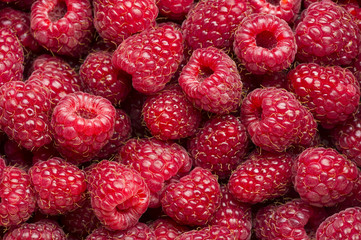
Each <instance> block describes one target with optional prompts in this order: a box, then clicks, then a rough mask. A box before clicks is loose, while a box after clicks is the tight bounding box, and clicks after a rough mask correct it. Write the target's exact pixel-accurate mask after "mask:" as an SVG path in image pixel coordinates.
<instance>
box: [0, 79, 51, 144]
mask: <svg viewBox="0 0 361 240" xmlns="http://www.w3.org/2000/svg"><path fill="white" fill-rule="evenodd" d="M0 96H1V97H0V115H1V118H0V126H1V129H2V130H3V131H4V132H5V133H6V134H7V135H8V136H9V138H10V139H13V140H14V141H16V142H17V143H18V144H20V145H21V146H22V147H24V148H26V149H28V150H33V149H35V148H39V147H41V146H44V145H46V144H48V143H50V142H51V140H52V137H51V134H50V130H49V123H50V121H49V115H50V110H51V109H50V101H49V98H50V96H49V92H48V91H47V89H46V88H45V87H44V86H43V85H42V84H41V83H40V82H38V81H32V82H28V83H24V82H22V81H10V82H7V83H5V84H4V85H3V86H2V87H1V88H0Z"/></svg>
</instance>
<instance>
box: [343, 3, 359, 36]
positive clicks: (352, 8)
mask: <svg viewBox="0 0 361 240" xmlns="http://www.w3.org/2000/svg"><path fill="white" fill-rule="evenodd" d="M341 6H342V7H343V8H345V9H346V10H347V12H348V13H349V14H350V15H351V16H352V17H353V19H354V21H355V23H356V24H357V26H358V28H359V29H360V30H361V7H360V6H359V4H357V3H352V2H350V3H346V4H342V5H341Z"/></svg>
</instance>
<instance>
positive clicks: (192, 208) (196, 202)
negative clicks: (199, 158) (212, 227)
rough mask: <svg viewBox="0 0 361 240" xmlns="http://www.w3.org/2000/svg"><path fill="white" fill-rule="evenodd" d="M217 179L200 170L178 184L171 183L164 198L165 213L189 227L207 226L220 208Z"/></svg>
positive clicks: (195, 169)
mask: <svg viewBox="0 0 361 240" xmlns="http://www.w3.org/2000/svg"><path fill="white" fill-rule="evenodd" d="M220 199H221V189H220V186H219V183H218V182H217V178H216V177H215V176H214V175H212V173H211V172H210V171H208V170H206V169H203V168H201V167H196V168H194V169H193V170H192V171H191V172H190V173H189V174H188V175H185V176H184V177H182V178H180V180H179V181H178V182H173V183H170V184H169V185H168V186H167V187H166V189H165V190H164V192H163V193H162V195H161V204H162V209H163V211H164V212H165V213H166V214H167V215H168V216H169V217H171V218H172V219H173V220H175V221H176V222H178V223H180V224H184V225H189V226H205V225H207V224H208V222H209V221H210V219H211V217H212V216H213V214H214V213H215V212H216V211H217V209H218V208H219V205H220Z"/></svg>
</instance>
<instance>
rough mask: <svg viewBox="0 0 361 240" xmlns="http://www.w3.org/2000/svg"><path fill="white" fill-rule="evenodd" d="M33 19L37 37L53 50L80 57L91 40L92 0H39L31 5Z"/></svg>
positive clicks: (41, 43)
mask: <svg viewBox="0 0 361 240" xmlns="http://www.w3.org/2000/svg"><path fill="white" fill-rule="evenodd" d="M30 19H31V21H30V27H31V30H32V33H33V36H34V38H35V39H36V40H37V41H38V42H39V43H40V45H42V46H43V47H44V48H46V49H47V50H49V51H51V52H53V53H57V54H61V55H67V56H73V57H78V56H80V55H82V54H84V52H85V51H86V50H87V48H88V45H89V44H90V43H91V40H92V32H93V23H92V21H93V16H92V8H91V3H90V1H89V0H73V1H69V0H65V1H63V0H38V1H36V2H34V4H33V5H32V7H31V16H30Z"/></svg>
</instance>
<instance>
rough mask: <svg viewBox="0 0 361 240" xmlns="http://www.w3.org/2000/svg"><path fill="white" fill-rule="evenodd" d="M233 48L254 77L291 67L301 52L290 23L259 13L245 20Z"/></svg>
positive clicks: (238, 30) (239, 28)
mask: <svg viewBox="0 0 361 240" xmlns="http://www.w3.org/2000/svg"><path fill="white" fill-rule="evenodd" d="M233 48H234V52H235V54H236V55H237V57H238V59H239V60H240V62H241V63H242V64H243V65H244V66H245V68H246V69H247V70H248V71H250V72H251V73H254V74H265V73H273V72H279V71H282V70H284V69H286V68H288V67H289V66H290V65H291V64H292V62H293V60H294V59H295V55H296V51H297V46H296V41H295V36H294V34H293V31H292V29H291V28H290V26H289V25H288V24H287V22H286V21H284V20H283V19H280V18H279V17H277V16H275V15H271V14H259V13H254V14H251V15H249V16H247V17H245V18H244V19H243V21H242V22H241V24H240V25H239V26H238V28H237V30H236V32H235V37H234V43H233Z"/></svg>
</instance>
